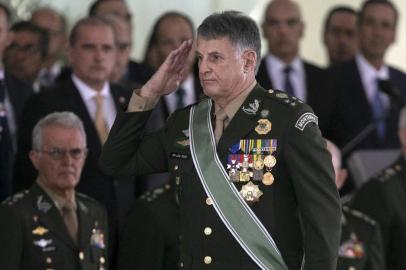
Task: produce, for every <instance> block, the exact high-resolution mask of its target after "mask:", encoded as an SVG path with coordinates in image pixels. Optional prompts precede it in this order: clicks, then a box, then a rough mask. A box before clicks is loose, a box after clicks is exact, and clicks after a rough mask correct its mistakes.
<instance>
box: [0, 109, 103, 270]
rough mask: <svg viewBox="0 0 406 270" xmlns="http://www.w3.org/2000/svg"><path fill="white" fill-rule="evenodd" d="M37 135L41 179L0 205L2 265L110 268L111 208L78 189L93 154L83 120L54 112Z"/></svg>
mask: <svg viewBox="0 0 406 270" xmlns="http://www.w3.org/2000/svg"><path fill="white" fill-rule="evenodd" d="M32 138H33V145H32V150H31V152H30V159H31V161H32V162H33V164H34V166H35V168H36V169H37V170H38V178H37V180H36V182H35V183H34V184H33V185H32V186H31V188H30V189H29V190H25V191H22V192H20V193H17V194H15V195H14V196H12V197H10V198H8V199H6V200H5V201H4V202H3V203H2V204H1V205H0V218H1V224H0V228H1V230H0V241H1V243H2V247H3V249H2V252H1V253H0V261H1V265H2V268H3V269H7V270H25V269H27V270H28V269H83V270H89V269H94V270H96V269H97V270H98V269H106V266H107V263H108V261H107V259H108V258H107V246H108V244H107V214H106V210H105V209H104V208H103V207H102V205H101V204H100V203H98V202H96V201H95V200H94V199H91V198H90V197H88V196H85V195H83V194H80V193H78V192H75V187H76V185H77V184H78V183H79V178H80V173H81V171H82V168H83V165H84V162H85V159H86V154H87V148H86V134H85V130H84V128H83V123H82V122H81V121H80V119H79V118H78V117H77V116H76V115H75V114H73V113H71V112H60V113H52V114H50V115H48V116H46V117H44V118H43V119H41V120H40V121H39V122H38V124H37V125H36V126H35V128H34V131H33V135H32Z"/></svg>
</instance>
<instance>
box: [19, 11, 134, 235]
mask: <svg viewBox="0 0 406 270" xmlns="http://www.w3.org/2000/svg"><path fill="white" fill-rule="evenodd" d="M69 57H70V61H71V63H72V69H73V73H72V76H71V77H70V78H68V79H67V80H66V81H64V82H61V83H60V84H57V85H56V86H55V89H51V90H50V91H44V92H43V93H40V94H38V95H36V96H33V97H32V98H31V99H30V100H29V101H28V102H27V105H26V108H25V109H24V113H23V123H22V126H21V136H20V138H19V151H18V154H17V160H16V166H15V177H14V179H15V180H14V184H15V186H14V187H15V190H21V189H24V188H27V187H29V186H30V185H31V184H32V182H33V181H34V179H35V172H34V171H33V168H32V165H31V164H30V163H29V160H27V155H28V152H29V149H31V141H30V136H29V134H30V133H31V131H32V128H33V126H34V124H35V123H36V122H37V121H38V119H40V118H41V117H43V116H44V115H46V114H48V113H50V112H55V111H72V112H74V113H75V114H77V115H78V116H79V117H80V118H81V119H82V121H83V123H84V126H85V131H86V134H87V142H88V143H87V146H88V148H89V155H88V158H87V160H86V163H85V165H84V168H83V173H82V181H81V182H80V183H79V184H78V187H77V189H78V191H80V192H83V193H84V194H86V195H89V196H91V197H93V198H95V199H96V200H98V201H99V202H101V203H103V205H104V206H105V207H106V208H107V211H108V214H109V222H110V224H111V230H112V233H111V237H114V234H113V231H114V230H115V225H117V218H118V215H122V214H124V213H122V212H118V207H117V204H118V203H120V211H121V210H122V211H123V212H125V211H126V210H127V209H128V208H129V206H130V205H131V203H132V199H133V196H134V194H133V188H132V186H131V185H130V184H132V182H131V181H127V182H123V183H122V186H121V185H118V186H116V185H114V183H113V179H112V178H111V177H108V176H106V175H105V174H103V173H102V172H101V171H100V169H99V168H98V166H97V160H98V158H99V155H100V151H101V146H102V144H103V143H104V140H105V138H106V136H107V133H108V131H109V129H110V128H111V126H112V124H113V121H114V118H115V115H116V111H117V108H118V107H119V106H120V105H122V104H124V103H126V102H127V100H128V95H129V93H130V92H129V91H128V90H125V89H122V88H120V87H117V86H115V85H114V84H110V83H109V82H108V77H109V75H110V72H111V70H112V68H113V65H114V59H115V45H114V35H113V30H112V28H111V26H110V25H109V24H107V23H106V22H104V21H102V20H100V19H98V18H93V17H90V18H84V19H82V20H80V21H79V22H78V23H77V24H76V25H75V27H74V28H73V29H72V32H71V35H70V48H69ZM116 192H120V196H118V198H119V199H120V201H118V202H117V196H116Z"/></svg>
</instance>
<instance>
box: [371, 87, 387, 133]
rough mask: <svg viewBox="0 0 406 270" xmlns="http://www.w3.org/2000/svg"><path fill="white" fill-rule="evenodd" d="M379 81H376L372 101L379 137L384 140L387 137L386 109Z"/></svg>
mask: <svg viewBox="0 0 406 270" xmlns="http://www.w3.org/2000/svg"><path fill="white" fill-rule="evenodd" d="M379 92H380V91H379V79H377V80H376V91H375V94H374V98H373V100H372V109H373V116H374V120H375V121H376V123H377V124H376V131H377V134H378V137H379V138H380V139H381V140H382V139H383V138H384V137H385V108H384V106H383V103H382V99H381V95H380V93H379Z"/></svg>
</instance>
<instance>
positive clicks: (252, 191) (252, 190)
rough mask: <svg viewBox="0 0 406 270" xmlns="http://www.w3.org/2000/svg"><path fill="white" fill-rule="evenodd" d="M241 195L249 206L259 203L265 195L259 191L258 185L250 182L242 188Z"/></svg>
mask: <svg viewBox="0 0 406 270" xmlns="http://www.w3.org/2000/svg"><path fill="white" fill-rule="evenodd" d="M240 194H241V196H242V197H243V198H244V200H245V201H246V202H247V203H248V204H251V203H255V202H258V201H259V198H260V197H261V196H262V194H263V193H262V191H261V190H260V189H259V187H258V185H255V184H254V183H252V182H251V181H249V182H248V183H247V184H245V185H243V186H242V187H241V191H240Z"/></svg>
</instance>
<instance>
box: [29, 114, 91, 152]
mask: <svg viewBox="0 0 406 270" xmlns="http://www.w3.org/2000/svg"><path fill="white" fill-rule="evenodd" d="M49 126H60V127H64V128H72V129H77V130H79V131H80V133H81V135H82V137H83V139H84V141H85V142H86V133H85V128H84V127H83V122H82V120H80V118H79V117H78V116H77V115H76V114H74V113H73V112H54V113H50V114H48V115H47V116H45V117H43V118H41V119H40V120H39V121H38V123H37V124H36V125H35V127H34V129H33V131H32V149H33V150H40V149H41V147H42V132H43V130H44V129H45V128H46V127H49Z"/></svg>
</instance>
